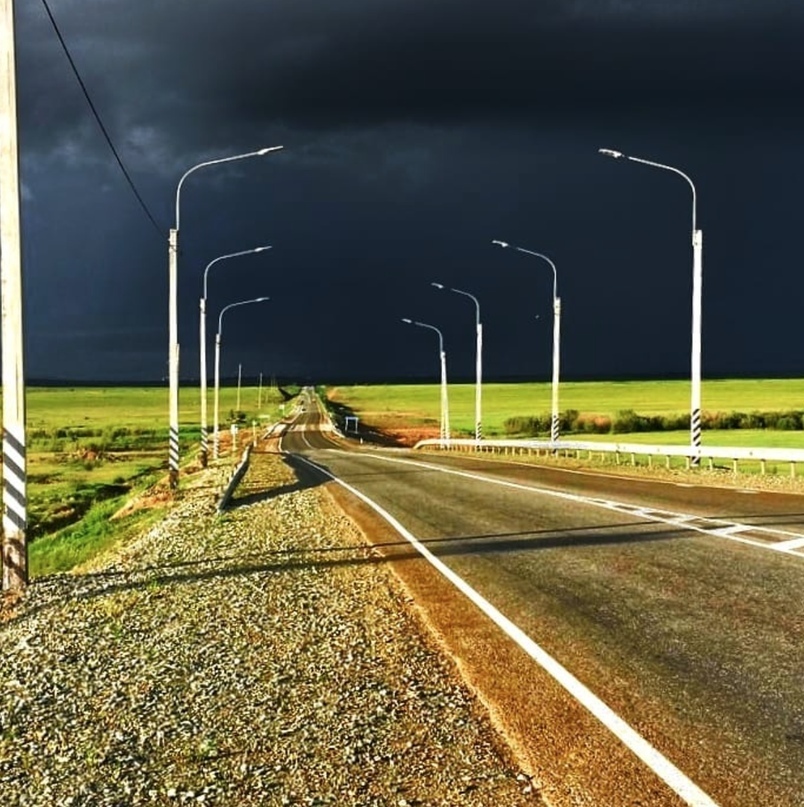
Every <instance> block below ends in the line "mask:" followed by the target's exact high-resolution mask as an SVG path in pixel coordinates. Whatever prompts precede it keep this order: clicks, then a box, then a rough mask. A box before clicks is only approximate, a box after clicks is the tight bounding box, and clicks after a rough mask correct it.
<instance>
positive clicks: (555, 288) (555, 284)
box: [514, 247, 558, 301]
mask: <svg viewBox="0 0 804 807" xmlns="http://www.w3.org/2000/svg"><path fill="white" fill-rule="evenodd" d="M514 249H515V250H516V251H517V252H524V253H526V254H528V255H535V256H536V257H537V258H541V259H542V260H543V261H547V263H549V264H550V268H551V269H552V270H553V300H554V301H555V300H557V299H558V272H557V271H556V265H555V264H554V263H553V262H552V261H551V260H550V258H548V257H547V255H543V254H542V253H541V252H534V251H533V250H532V249H525V248H524V247H514Z"/></svg>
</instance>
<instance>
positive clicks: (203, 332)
mask: <svg viewBox="0 0 804 807" xmlns="http://www.w3.org/2000/svg"><path fill="white" fill-rule="evenodd" d="M267 249H271V247H270V246H262V247H255V248H254V249H245V250H243V251H242V252H231V253H230V254H228V255H221V256H219V257H217V258H215V259H214V260H212V261H210V262H209V263H208V264H207V267H206V269H204V294H203V296H202V297H201V302H200V309H201V314H200V317H199V325H198V331H199V340H200V346H201V350H200V351H199V353H200V357H201V467H202V468H206V467H207V461H208V457H209V445H208V440H207V275H208V274H209V270H210V268H211V267H213V266H214V265H215V264H216V263H218V261H223V260H226V259H227V258H238V257H240V256H241V255H253V254H254V253H257V252H265V250H267Z"/></svg>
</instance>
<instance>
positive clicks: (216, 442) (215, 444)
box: [212, 297, 270, 459]
mask: <svg viewBox="0 0 804 807" xmlns="http://www.w3.org/2000/svg"><path fill="white" fill-rule="evenodd" d="M269 299H270V297H254V298H252V299H251V300H239V301H238V302H236V303H229V305H225V306H224V307H223V308H222V309H221V313H220V314H219V315H218V332H217V333H216V334H215V411H214V421H215V423H214V427H213V429H214V431H213V435H212V451H213V456H214V457H215V459H218V455H219V453H220V437H219V435H218V422H219V417H218V416H219V413H220V382H221V335H222V333H223V315H224V314H225V313H226V312H227V311H228V310H229V309H230V308H236V307H237V306H239V305H249V304H250V303H264V302H265V301H266V300H269Z"/></svg>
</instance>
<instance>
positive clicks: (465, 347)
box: [16, 0, 804, 380]
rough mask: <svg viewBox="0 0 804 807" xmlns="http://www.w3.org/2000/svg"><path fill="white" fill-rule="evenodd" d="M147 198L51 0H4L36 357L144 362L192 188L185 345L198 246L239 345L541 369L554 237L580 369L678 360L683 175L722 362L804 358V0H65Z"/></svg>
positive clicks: (304, 368)
mask: <svg viewBox="0 0 804 807" xmlns="http://www.w3.org/2000/svg"><path fill="white" fill-rule="evenodd" d="M49 6H50V8H51V10H52V12H53V15H54V17H55V18H56V20H57V22H58V25H59V27H60V29H61V32H62V34H63V36H64V39H65V41H66V42H67V44H68V46H69V48H70V50H71V53H72V56H73V58H74V60H75V63H76V65H77V66H78V69H79V71H80V72H81V75H82V77H83V79H84V81H85V84H86V86H87V88H88V90H89V92H90V94H91V96H92V98H93V101H94V103H95V105H96V107H97V109H98V111H99V112H100V114H101V116H102V117H103V119H104V122H105V124H106V126H107V128H108V129H109V131H110V133H111V135H112V138H113V140H114V142H115V144H116V146H117V148H118V151H119V152H120V154H121V156H122V158H123V160H124V162H125V164H126V166H127V167H128V169H129V171H130V173H131V175H132V177H133V178H134V180H135V182H136V184H137V187H138V189H139V190H140V192H141V194H142V197H143V199H144V200H145V202H146V204H147V205H148V207H149V209H150V210H151V211H152V213H153V215H154V217H155V218H156V220H157V222H158V223H159V225H160V228H162V229H163V232H157V230H156V229H155V228H154V227H153V226H152V225H151V223H150V222H149V221H148V219H147V218H146V217H145V216H144V215H143V212H142V211H141V209H140V208H139V206H138V204H137V202H136V200H135V199H134V197H133V196H132V194H131V192H130V191H129V189H128V187H127V186H126V185H125V183H124V181H123V179H122V176H121V175H120V172H119V171H118V169H117V166H116V165H115V163H114V160H113V158H112V155H111V154H110V152H109V149H108V147H107V146H106V144H105V142H104V141H103V139H102V137H101V135H100V133H99V131H98V129H97V126H96V124H95V122H94V120H93V119H92V117H91V114H90V112H89V110H88V108H87V105H86V103H85V100H84V98H83V97H82V95H81V92H80V89H79V87H78V85H77V83H76V81H75V79H74V77H73V75H72V73H71V72H70V69H69V65H68V63H67V61H66V59H65V56H64V54H63V53H62V51H61V49H60V46H59V43H58V40H57V38H56V36H55V34H54V31H53V29H52V27H51V25H50V22H49V20H48V17H47V15H46V13H45V9H44V6H43V4H42V3H41V2H40V1H39V0H32V1H31V2H28V3H25V4H22V3H18V4H17V9H16V13H17V61H18V104H19V118H20V147H21V164H22V179H23V188H24V196H23V230H24V245H23V260H24V272H25V294H26V331H27V343H28V356H27V368H26V371H27V374H28V375H29V376H31V377H62V378H76V379H80V378H109V379H114V378H120V379H135V378H143V379H145V378H147V379H158V378H160V377H162V376H163V375H164V374H165V367H166V361H167V230H168V228H169V227H171V226H173V217H174V203H175V194H176V185H177V182H178V180H179V178H180V177H181V175H182V174H183V173H184V172H185V171H186V170H187V169H188V168H190V167H191V166H193V165H195V164H197V163H198V162H201V161H203V160H207V159H214V158H216V157H221V156H227V155H230V154H237V153H241V152H245V151H251V150H254V149H256V148H260V147H261V146H268V145H275V144H283V145H284V147H285V148H284V150H283V151H281V152H276V153H274V154H271V155H267V156H265V157H263V158H255V159H252V160H247V161H243V162H242V163H236V164H232V165H230V166H226V167H218V168H214V169H208V170H205V171H203V172H201V171H200V172H198V174H196V175H194V176H193V177H192V178H191V179H190V180H188V182H187V183H186V185H185V186H184V189H183V191H182V199H181V204H182V214H181V215H182V219H181V242H180V243H181V254H180V341H181V345H182V353H181V356H182V364H181V373H182V377H184V378H188V379H189V378H192V377H194V376H196V375H197V356H198V353H197V350H198V344H197V339H198V337H197V311H198V298H199V296H200V293H201V277H202V274H203V270H204V267H205V266H206V265H207V264H208V263H209V262H210V261H211V260H213V259H214V258H215V257H217V256H219V255H222V254H228V253H231V252H235V251H239V250H244V249H248V248H250V247H253V246H257V245H260V244H272V245H273V249H272V250H270V251H268V252H266V253H261V254H259V255H254V256H248V257H243V258H238V259H233V260H231V261H226V262H224V263H222V264H220V265H219V266H216V267H215V268H214V269H213V270H211V274H210V304H209V310H210V327H209V330H210V331H211V330H213V327H212V322H213V316H214V317H216V316H217V312H218V311H219V310H220V308H221V307H222V306H223V305H225V304H226V303H229V302H231V301H233V300H237V299H244V298H248V297H253V296H257V295H270V296H271V301H270V302H269V303H267V304H266V305H265V306H259V307H254V310H250V311H247V310H245V309H244V310H243V311H242V312H238V314H237V315H236V316H235V315H234V314H232V317H231V319H230V320H229V319H227V322H226V330H225V341H224V371H225V372H226V371H227V370H228V372H231V370H232V367H235V368H236V366H237V364H238V363H242V364H243V366H244V371H248V372H249V373H250V374H251V375H256V374H257V373H259V372H264V373H266V374H269V375H270V374H275V375H278V376H291V375H295V376H299V375H301V376H304V377H312V378H320V379H322V380H326V378H327V377H348V376H350V375H352V376H354V377H355V378H361V379H365V378H371V377H389V376H394V377H404V376H422V375H426V374H427V373H428V372H432V375H433V377H434V378H435V376H436V373H437V356H436V353H435V346H434V345H433V344H432V343H431V341H430V340H429V339H428V338H427V336H426V335H425V334H422V333H417V332H412V331H411V329H409V328H405V327H404V326H403V325H402V324H401V323H400V322H399V320H400V318H401V317H403V316H410V317H413V318H415V319H420V320H424V321H428V322H432V323H433V324H436V325H438V326H439V327H441V328H442V329H443V330H444V333H445V338H446V341H447V351H448V354H449V356H450V367H451V372H453V373H455V374H457V375H462V376H469V375H470V373H471V368H472V366H473V349H474V341H473V316H474V312H473V310H472V309H471V307H470V306H469V304H468V301H466V300H464V299H460V298H458V297H457V296H456V295H449V294H444V293H443V292H438V291H436V290H434V289H432V288H431V287H430V282H431V281H440V282H442V283H445V284H446V285H448V286H455V287H459V288H462V289H465V290H467V291H470V292H472V293H473V294H475V295H476V296H477V297H478V299H479V300H480V302H481V305H482V312H483V315H482V316H483V321H484V327H485V336H486V351H487V352H486V357H485V362H484V364H485V367H486V370H487V373H488V375H489V377H494V376H511V375H521V376H528V377H534V378H546V377H547V376H548V374H549V366H550V355H551V352H550V349H551V343H550V340H551V331H550V321H551V320H550V310H551V309H550V292H551V280H552V278H551V276H550V272H549V268H548V267H546V266H545V265H543V264H541V263H540V262H539V261H537V260H534V259H530V258H528V257H527V256H525V255H522V254H516V253H513V252H512V251H511V250H500V249H497V248H495V247H493V246H492V245H491V240H492V239H495V238H500V239H504V240H506V241H510V242H512V243H515V244H520V245H522V246H523V247H526V248H529V249H533V250H537V251H541V252H545V253H547V254H549V255H550V256H551V257H552V258H553V260H554V261H555V263H556V265H557V267H558V282H559V293H560V296H561V298H562V303H563V322H562V337H563V338H562V370H563V373H564V374H566V375H567V376H568V377H569V376H573V375H574V376H587V377H589V376H594V375H599V376H601V377H603V376H613V375H638V374H643V373H644V374H652V375H662V374H666V375H683V374H684V373H685V372H686V371H687V370H688V368H689V350H690V336H689V331H690V293H691V247H690V205H691V199H690V191H689V187H688V186H687V185H686V183H684V182H683V181H681V180H680V179H679V178H678V177H674V176H671V175H670V174H668V173H667V172H660V171H657V170H654V169H650V168H647V167H644V166H638V165H635V164H632V163H625V162H623V161H614V160H609V159H605V158H603V157H601V156H600V155H598V153H597V149H598V148H599V147H610V148H616V149H620V150H622V151H624V152H627V153H632V154H635V155H638V156H641V157H645V158H648V159H652V160H656V161H658V162H662V163H665V164H669V165H673V166H676V167H678V168H680V169H682V170H684V171H686V172H687V173H689V174H690V176H691V177H692V178H693V179H694V181H695V183H696V187H697V190H698V197H699V198H698V218H699V223H700V226H701V227H702V228H703V231H704V316H703V323H704V329H703V330H704V333H703V367H704V376H706V374H707V373H710V374H718V375H722V374H735V375H739V374H742V373H752V374H756V373H766V374H768V375H772V374H793V373H800V372H802V370H803V369H804V368H803V367H802V364H803V362H802V360H801V359H800V358H799V356H800V353H801V350H800V349H799V347H798V344H797V341H798V328H797V324H798V321H799V315H798V309H799V305H798V300H799V299H800V298H801V297H802V294H804V276H803V274H802V272H801V269H800V266H799V263H800V259H799V256H798V252H799V251H798V250H797V249H796V247H797V233H798V229H799V227H800V222H801V216H802V210H801V203H800V192H799V188H800V186H801V184H802V181H804V152H802V147H801V145H800V144H801V143H802V142H804V139H803V138H802V135H804V114H803V110H802V100H801V99H802V98H804V86H803V85H804V49H802V48H801V47H800V43H801V41H802V34H804V7H801V6H799V5H797V4H794V3H792V2H782V0H775V1H774V0H767V2H764V3H762V4H758V3H755V2H749V0H743V2H739V1H738V0H733V1H732V2H725V0H724V1H720V0H710V2H707V3H700V2H693V1H692V0H674V1H673V0H664V1H663V2H659V1H658V0H656V1H653V0H645V1H644V2H629V1H628V0H612V1H611V2H605V1H604V2H601V1H600V0H597V1H595V0H545V1H543V2H540V3H533V2H529V1H526V0H502V1H501V2H497V3H495V4H476V3H472V4H468V3H465V2H463V0H428V1H427V2H426V1H425V0H379V1H378V0H373V2H369V0H344V2H340V3H337V4H333V3H331V2H328V0H272V2H264V1H260V0H233V1H232V2H227V3H224V2H221V0H172V2H170V3H165V2H160V0H139V2H137V3H130V2H125V0H49Z"/></svg>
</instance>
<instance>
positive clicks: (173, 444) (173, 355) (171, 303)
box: [168, 146, 283, 489]
mask: <svg viewBox="0 0 804 807" xmlns="http://www.w3.org/2000/svg"><path fill="white" fill-rule="evenodd" d="M281 148H283V147H282V146H270V147H269V148H263V149H260V150H259V151H249V152H247V153H245V154H235V155H234V156H232V157H221V158H220V159H217V160H207V161H206V162H202V163H198V165H194V166H193V167H192V168H190V169H189V170H188V171H185V172H184V174H183V175H182V177H181V179H180V180H179V184H178V185H177V187H176V226H175V227H173V228H171V230H170V233H169V236H168V367H169V370H168V375H169V379H170V380H169V386H170V393H169V397H170V401H169V406H168V409H169V418H170V434H169V438H168V440H169V445H168V468H169V471H168V474H169V481H170V487H171V488H173V489H175V488H176V487H177V486H178V484H179V315H178V308H179V303H178V262H179V252H178V250H179V225H180V212H181V188H182V185H183V184H184V180H185V179H187V177H188V176H190V174H192V173H193V172H194V171H197V170H198V169H199V168H205V167H207V166H210V165H220V164H221V163H228V162H233V161H234V160H243V159H245V158H247V157H262V156H263V155H264V154H268V153H269V152H271V151H279V150H280V149H281Z"/></svg>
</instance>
